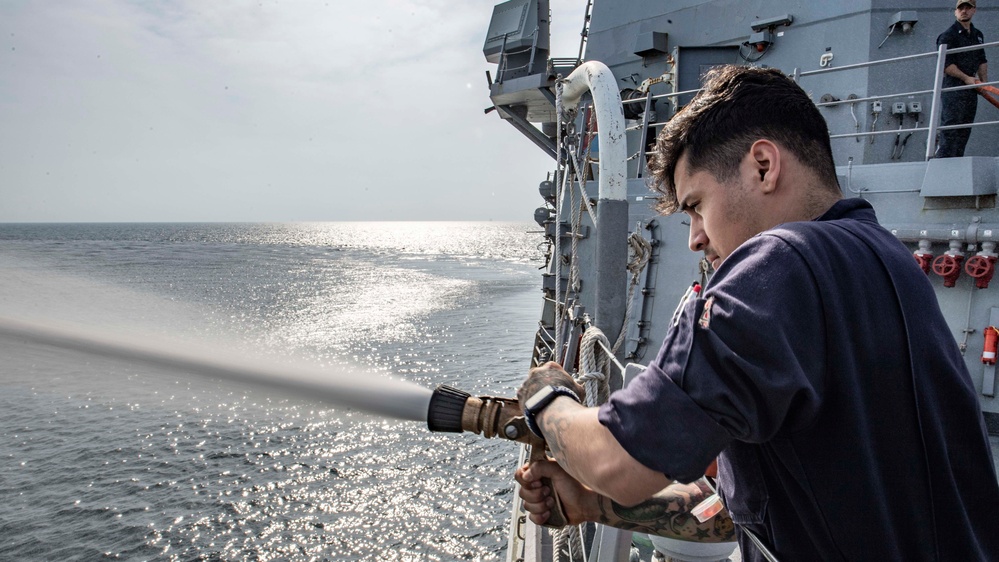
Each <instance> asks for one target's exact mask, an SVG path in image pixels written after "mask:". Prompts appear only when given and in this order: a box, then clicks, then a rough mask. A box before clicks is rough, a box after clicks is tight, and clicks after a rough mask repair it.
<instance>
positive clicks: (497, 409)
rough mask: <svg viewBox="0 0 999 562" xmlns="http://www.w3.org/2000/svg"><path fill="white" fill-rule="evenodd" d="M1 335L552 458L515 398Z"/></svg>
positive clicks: (201, 355)
mask: <svg viewBox="0 0 999 562" xmlns="http://www.w3.org/2000/svg"><path fill="white" fill-rule="evenodd" d="M0 336H4V337H9V338H14V339H20V340H26V341H29V342H33V343H36V344H42V345H48V346H54V347H58V348H62V349H70V350H75V351H81V352H84V353H88V354H92V355H98V356H102V357H108V358H112V359H122V360H126V361H135V362H140V363H144V364H147V365H153V366H156V367H167V368H170V369H173V370H179V371H183V372H187V373H192V374H197V375H202V376H206V377H212V378H218V379H224V380H229V381H234V382H238V383H249V384H253V385H257V386H266V387H269V388H275V389H279V390H281V391H285V392H291V393H293V394H297V395H299V396H302V397H304V398H307V399H310V400H319V401H322V402H327V403H331V404H336V405H340V406H346V407H351V408H356V409H358V410H362V411H364V412H367V413H370V414H375V415H379V416H384V417H391V418H396V419H402V420H409V421H426V422H427V427H428V428H429V429H430V431H434V432H445V433H461V432H464V431H468V432H471V433H475V434H478V435H481V436H483V437H487V438H493V437H499V438H502V439H508V440H510V441H517V442H519V443H523V444H526V445H529V446H530V447H531V456H530V460H531V461H532V462H533V461H538V460H544V459H546V458H547V454H546V453H545V448H546V444H545V442H544V440H542V439H541V438H539V437H537V436H536V435H534V433H532V432H531V431H530V430H529V429H528V428H527V421H526V420H525V419H524V415H523V411H522V410H521V407H520V403H519V402H518V401H517V400H515V399H510V398H498V397H494V396H479V397H475V396H472V395H470V394H469V393H467V392H464V391H461V390H458V389H456V388H452V387H450V386H447V385H441V386H439V387H437V389H436V390H434V391H432V392H431V391H430V390H427V389H426V388H423V387H421V386H419V385H416V384H413V383H411V382H408V381H400V380H392V379H388V378H386V377H380V376H375V375H372V376H366V377H358V376H350V377H348V376H345V375H344V374H342V373H333V372H330V371H329V370H328V369H322V368H319V367H316V366H311V365H292V364H289V363H288V362H281V363H278V362H275V361H267V360H263V359H260V358H248V357H245V356H234V355H232V354H223V353H221V352H220V351H219V350H217V349H198V348H196V347H194V346H192V345H191V344H188V343H185V344H184V346H183V348H181V347H180V346H179V345H177V344H171V345H167V344H164V343H156V342H151V341H148V340H145V339H138V338H136V337H134V336H123V335H120V334H114V335H112V334H107V333H104V334H102V333H99V332H95V331H94V330H92V329H88V330H86V331H84V330H82V329H81V328H79V327H70V326H67V325H59V324H53V323H39V322H29V321H25V320H15V319H10V318H3V317H0ZM543 483H544V484H545V485H547V486H548V487H549V489H551V491H552V496H551V497H552V498H554V500H555V507H554V508H553V509H552V510H551V515H550V516H549V518H548V521H547V523H546V524H545V525H546V526H549V527H563V526H564V525H565V524H566V517H565V514H564V511H563V510H562V505H561V503H560V502H559V500H558V496H557V495H556V494H555V488H554V487H552V486H551V482H548V481H547V479H544V480H543Z"/></svg>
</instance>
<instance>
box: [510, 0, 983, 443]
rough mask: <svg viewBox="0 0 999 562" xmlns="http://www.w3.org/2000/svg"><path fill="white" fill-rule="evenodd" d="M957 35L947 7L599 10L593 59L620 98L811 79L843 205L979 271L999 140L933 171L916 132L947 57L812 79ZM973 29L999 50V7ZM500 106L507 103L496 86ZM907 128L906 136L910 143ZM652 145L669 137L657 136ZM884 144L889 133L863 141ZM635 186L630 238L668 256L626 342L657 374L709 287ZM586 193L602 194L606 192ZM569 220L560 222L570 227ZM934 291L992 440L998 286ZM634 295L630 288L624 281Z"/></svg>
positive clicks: (968, 282) (643, 294) (606, 5)
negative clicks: (705, 81)
mask: <svg viewBox="0 0 999 562" xmlns="http://www.w3.org/2000/svg"><path fill="white" fill-rule="evenodd" d="M582 4H584V3H581V9H582ZM787 20H790V24H788V25H783V24H781V25H776V26H770V27H763V28H759V29H757V28H756V27H758V25H757V24H759V23H760V22H763V23H764V24H765V23H766V22H769V21H777V22H786V21H787ZM953 22H954V15H953V3H952V2H940V1H935V2H929V1H923V2H899V1H889V0H882V1H868V2H862V1H841V2H805V1H797V2H787V1H776V0H758V1H734V0H714V1H693V0H686V1H673V2H663V1H630V2H609V1H600V0H596V1H595V2H594V5H593V7H592V17H591V21H590V24H589V31H588V37H587V46H586V52H585V56H584V59H585V60H598V61H601V62H603V63H604V64H606V65H608V66H609V67H610V69H611V70H612V71H613V73H614V75H615V77H616V78H617V79H618V80H619V86H620V87H621V89H622V90H637V89H638V88H639V86H640V84H641V83H642V82H643V81H644V80H646V79H648V78H655V77H659V76H662V75H664V74H669V73H670V72H672V75H671V76H670V79H669V80H666V81H663V82H661V83H658V84H654V85H652V86H651V92H652V94H653V95H659V94H668V93H675V92H679V91H687V90H689V89H694V88H696V87H697V84H696V80H697V76H699V75H700V74H702V73H703V71H704V70H706V69H707V68H709V67H710V66H711V65H714V64H719V63H726V62H727V63H734V64H755V65H763V66H769V67H774V68H778V69H780V70H782V71H784V72H786V73H788V74H792V73H798V74H803V75H801V76H800V78H799V84H801V86H802V87H803V88H804V89H805V90H806V91H807V92H809V94H810V95H811V96H812V99H813V100H815V101H816V103H818V104H820V110H821V112H822V113H823V115H824V116H825V117H826V120H827V122H828V123H829V128H830V132H831V134H832V135H833V136H834V138H833V140H832V146H833V152H834V158H835V162H836V165H837V171H838V173H839V175H840V180H841V187H842V188H843V190H844V193H845V195H846V196H850V197H864V198H865V199H868V200H870V201H871V202H872V204H873V205H874V206H875V209H876V210H877V213H878V216H879V219H880V221H881V223H882V224H884V225H885V226H886V227H888V228H889V229H892V230H893V231H897V233H898V234H897V235H898V236H899V238H900V239H901V240H903V242H905V243H906V244H907V245H908V246H909V247H910V249H911V250H913V251H915V250H916V249H917V247H918V241H919V240H921V239H926V240H929V242H930V249H931V251H932V252H933V254H934V256H940V255H941V254H943V253H944V252H946V251H948V250H949V249H950V247H951V241H952V240H956V241H959V242H960V243H959V244H957V246H958V247H959V249H960V251H961V252H963V253H964V254H965V258H964V259H965V260H967V259H969V258H971V257H972V256H974V255H975V254H976V253H977V252H979V251H982V249H983V246H982V243H983V242H989V241H992V238H991V237H992V236H995V237H996V241H999V210H997V209H996V206H995V204H996V196H995V195H996V191H997V182H999V159H997V158H996V156H997V152H999V127H995V126H991V127H976V128H974V129H973V133H972V135H971V139H970V141H969V143H968V148H967V152H966V154H967V156H966V157H965V158H961V159H948V160H930V161H929V162H927V160H926V152H927V146H926V145H927V138H928V132H927V131H912V132H906V131H904V130H905V129H913V128H919V127H926V126H927V125H928V121H929V116H930V108H931V105H932V94H931V93H929V92H923V93H918V92H920V91H928V90H932V89H933V86H934V75H935V67H936V58H935V56H929V57H922V58H916V59H912V60H906V61H901V62H898V63H894V64H890V65H889V64H885V65H877V66H868V67H865V68H858V69H853V70H844V71H840V72H832V73H826V74H814V75H813V74H810V71H815V70H818V69H820V68H837V67H843V66H848V65H853V64H858V63H865V62H868V61H874V60H882V59H889V58H895V57H906V56H910V55H916V54H920V53H928V52H931V51H936V45H935V40H936V37H937V35H938V34H939V33H941V32H942V31H944V30H945V29H946V28H947V27H948V26H950V25H951V24H952V23H953ZM893 24H894V28H892V26H893ZM906 24H907V25H906ZM974 24H975V26H976V27H978V28H979V29H982V30H983V31H984V33H985V39H986V41H987V42H988V41H996V40H999V32H996V31H993V30H997V29H999V7H990V6H987V5H984V4H983V5H982V6H981V7H979V9H978V13H977V14H976V16H975V19H974ZM754 26H756V27H754ZM889 32H891V33H890V34H889ZM751 39H764V40H766V41H769V42H770V44H769V46H768V47H766V48H764V49H763V50H757V49H756V48H755V46H754V45H745V44H744V43H746V42H748V41H750V40H751ZM545 46H546V48H547V43H546V44H545ZM986 53H987V54H988V55H989V56H990V58H991V59H993V60H994V61H999V48H995V47H990V48H988V49H987V50H986ZM552 55H553V56H555V57H559V56H574V55H575V53H552ZM672 61H675V66H673V65H671V62H672ZM997 67H999V63H993V69H994V70H993V72H992V75H993V76H992V77H991V78H992V79H995V77H996V76H999V70H997V69H996V68H997ZM551 68H553V66H552V65H549V69H551ZM554 68H556V69H557V65H555V66H554ZM692 77H693V78H692ZM545 78H546V77H542V79H541V80H540V82H541V83H543V82H544V79H545ZM533 80H534V81H535V82H538V81H539V79H537V78H534V79H533ZM549 83H550V82H549ZM499 88H500V90H502V88H503V86H502V85H500V86H499ZM509 90H511V91H512V90H515V88H510V89H509ZM914 92H915V93H914ZM492 93H493V94H494V96H493V99H494V101H496V100H497V99H498V96H496V94H497V86H496V85H495V84H494V86H493V92H492ZM501 93H504V94H508V93H509V92H501ZM534 95H535V96H536V94H534ZM627 95H628V92H627V91H626V92H625V96H627ZM851 96H853V97H855V98H857V99H860V100H861V101H858V102H855V103H852V104H850V103H846V104H839V105H824V103H823V102H828V101H835V100H847V101H848V100H850V99H851ZM540 97H541V98H544V97H545V96H544V94H542V96H540ZM867 98H877V99H867ZM511 99H512V100H513V101H512V102H510V100H511ZM685 99H689V97H681V98H680V100H681V103H682V101H684V100H685ZM506 101H507V103H512V105H511V107H512V106H516V105H517V102H516V95H514V96H513V97H512V98H508V99H507V100H506ZM875 102H880V107H881V111H880V112H879V113H875V112H874V111H873V110H874V109H876V105H877V104H876V103H875ZM531 103H534V104H536V103H537V99H533V98H532V101H531ZM897 104H902V106H904V110H902V111H901V112H898V113H896V112H894V111H896V107H897ZM634 107H636V108H637V107H640V106H638V105H636V106H634ZM675 109H676V107H675V104H674V103H673V102H671V101H670V100H668V99H659V100H656V104H655V118H654V119H651V120H650V121H653V122H655V121H665V120H666V119H668V118H669V116H670V115H672V113H673V112H674V111H675ZM525 114H526V111H525ZM643 118H644V115H638V116H635V118H634V119H630V120H629V121H628V125H630V126H637V125H639V124H641V123H642V119H643ZM997 119H999V109H997V108H994V107H992V106H991V105H989V104H988V103H987V102H986V101H985V100H981V99H980V101H979V107H978V117H977V121H987V120H988V121H992V120H997ZM535 123H537V121H535ZM900 126H901V128H902V129H903V132H901V133H898V132H897V131H898V129H899V128H900ZM637 129H639V130H635V131H632V132H629V134H628V154H637V153H638V152H640V150H641V147H640V144H641V130H640V129H641V127H637ZM541 130H547V131H551V130H552V129H551V125H550V124H549V125H543V126H542V128H541ZM654 131H658V129H654V130H653V133H652V134H654ZM876 131H884V133H883V134H879V135H865V134H867V133H871V132H876ZM837 135H845V136H843V137H838V136H837ZM896 139H897V140H896ZM903 141H905V144H904V148H901V145H902V142H903ZM536 142H537V141H536ZM628 175H629V178H630V179H629V184H628V202H629V220H630V223H631V228H632V230H633V231H634V230H639V231H641V232H643V234H644V236H645V237H646V238H654V239H655V240H656V241H657V242H658V243H657V245H656V246H655V247H654V256H655V257H654V259H653V261H652V262H651V263H650V264H649V266H648V269H647V271H646V272H643V274H642V276H641V280H640V287H639V290H638V291H636V297H635V304H634V306H633V308H632V321H631V322H630V325H629V326H628V328H627V329H628V341H627V342H626V344H625V348H624V350H623V351H622V352H621V353H620V358H621V359H622V361H624V362H627V361H635V362H641V363H647V362H649V361H651V360H652V359H654V357H655V354H656V352H657V350H658V348H659V343H660V342H662V340H663V338H664V336H665V333H666V330H667V325H666V324H667V322H668V319H669V318H670V316H671V314H672V312H673V309H674V307H675V306H676V303H677V302H678V300H679V299H680V297H681V295H682V294H683V292H684V291H685V290H686V289H687V287H689V286H690V283H691V282H692V281H694V280H696V279H699V278H700V271H699V265H698V261H699V258H700V256H699V255H695V254H694V253H692V252H690V251H689V250H688V248H687V226H686V224H685V222H686V221H685V217H684V216H683V215H674V216H669V217H657V216H656V215H655V213H654V212H653V211H652V210H651V203H652V200H651V199H650V195H651V194H650V192H649V190H648V188H647V187H646V179H645V178H644V177H642V176H643V175H644V174H643V173H642V171H641V159H640V158H635V159H633V160H632V161H630V162H629V173H628ZM588 185H592V186H593V187H592V188H591V189H593V190H594V191H595V189H596V187H595V186H596V182H595V181H593V183H592V184H588ZM592 196H593V194H591V197H592ZM569 219H570V217H568V216H566V215H563V217H561V220H562V221H564V222H568V221H569ZM582 223H583V225H584V226H585V227H586V228H587V229H589V230H588V232H589V233H590V234H592V232H593V230H592V229H593V225H592V223H591V222H590V221H589V217H588V216H587V215H586V213H583V218H582ZM992 226H994V227H995V229H994V234H993V229H992V228H990V227H992ZM924 231H925V233H924ZM591 240H592V236H588V237H587V238H586V239H584V240H582V241H580V244H579V248H578V254H579V256H580V258H581V259H582V261H583V263H593V260H594V257H593V252H594V249H593V247H592V246H594V244H592V243H591ZM568 244H569V242H568V240H566V241H564V242H563V250H565V249H567V248H568ZM563 253H564V252H563ZM580 273H581V275H582V283H581V287H580V297H581V301H582V302H592V301H591V299H592V298H593V290H594V289H593V276H594V275H595V272H593V271H586V269H585V268H584V269H583V270H582V271H581V272H580ZM929 277H930V281H931V283H932V284H933V285H934V288H935V289H936V292H937V295H938V299H939V302H940V304H941V307H942V308H943V311H944V315H945V317H946V318H947V321H948V323H949V325H950V326H951V329H952V330H953V333H954V337H955V340H956V341H957V342H958V344H959V345H961V346H962V349H964V354H965V358H966V363H967V365H968V368H969V370H970V372H971V374H972V378H973V380H974V383H975V386H976V388H977V389H978V390H979V398H980V401H981V404H982V406H983V409H984V410H985V411H986V412H988V413H989V416H988V417H989V418H990V420H989V421H990V426H991V427H990V429H991V430H992V431H993V432H996V431H999V400H997V399H996V398H995V397H994V396H988V395H987V394H989V389H990V388H991V387H993V386H999V381H996V379H995V370H994V368H992V367H990V366H988V365H983V363H982V361H981V356H982V350H983V341H984V338H983V333H984V331H985V329H986V328H987V327H988V326H991V325H996V324H999V279H997V280H996V281H995V282H994V283H993V284H992V285H990V286H989V287H988V288H977V287H976V286H975V279H973V278H971V277H970V276H969V275H967V274H964V272H963V271H962V275H961V276H960V277H959V278H958V279H957V280H956V282H955V284H954V286H953V287H945V286H944V281H943V278H942V277H941V276H939V275H937V274H935V273H933V272H932V271H931V272H930V273H929ZM622 282H623V283H624V282H626V280H625V276H622ZM639 321H640V322H641V323H639ZM983 391H984V392H985V394H982V392H983ZM994 393H995V391H994V390H993V391H992V394H993V395H994Z"/></svg>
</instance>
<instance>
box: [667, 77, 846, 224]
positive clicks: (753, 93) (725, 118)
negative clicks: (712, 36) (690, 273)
mask: <svg viewBox="0 0 999 562" xmlns="http://www.w3.org/2000/svg"><path fill="white" fill-rule="evenodd" d="M759 139H767V140H770V141H773V142H776V143H778V144H780V146H781V147H782V148H783V149H784V150H787V151H790V152H791V153H793V154H794V155H795V156H796V157H797V158H798V160H800V161H801V162H802V163H803V164H804V165H805V166H807V167H809V168H811V170H812V171H813V172H814V173H815V174H816V176H817V177H818V179H819V180H820V182H821V183H822V184H823V185H824V186H828V187H829V188H830V189H832V188H835V189H836V190H837V191H836V192H837V193H839V182H838V180H837V179H836V166H835V164H833V159H832V147H831V146H830V145H829V129H828V127H827V126H826V122H825V119H823V118H822V114H820V113H819V110H818V108H817V107H815V104H814V103H812V100H811V99H810V98H809V97H808V94H806V93H805V91H804V90H802V89H801V87H800V86H798V84H796V83H795V82H794V81H793V80H791V79H790V78H788V77H787V76H785V75H784V74H783V73H781V72H780V71H779V70H776V69H772V68H752V67H746V66H734V65H730V66H721V67H717V68H714V69H712V70H711V71H709V72H708V73H707V75H706V76H705V83H704V89H703V90H701V92H700V93H698V94H697V96H695V97H694V99H693V100H692V101H691V102H690V103H689V104H687V106H686V107H684V108H683V109H682V110H681V111H680V112H679V113H677V114H676V115H675V116H673V118H672V119H670V121H669V122H668V123H666V125H665V127H664V128H663V130H662V132H660V133H659V137H658V138H657V139H656V145H655V149H654V151H653V155H652V156H651V157H650V159H649V172H650V187H651V188H652V189H653V190H655V191H658V192H659V193H660V197H659V202H658V203H657V204H656V210H657V211H659V212H660V213H662V214H670V213H674V212H676V211H677V210H678V205H679V203H678V201H677V198H676V183H675V181H674V174H675V173H676V165H677V162H678V161H679V160H680V157H681V156H683V155H684V154H686V155H687V162H688V168H689V170H690V171H691V172H693V171H700V170H706V171H708V172H710V173H711V174H712V175H713V176H714V177H715V179H717V180H718V181H719V182H721V183H725V182H726V181H729V180H731V179H732V178H733V177H735V175H736V173H737V171H738V167H739V163H740V161H741V160H742V158H743V157H744V156H745V155H746V153H747V152H749V148H750V147H751V146H752V145H753V143H754V142H756V141H757V140H759Z"/></svg>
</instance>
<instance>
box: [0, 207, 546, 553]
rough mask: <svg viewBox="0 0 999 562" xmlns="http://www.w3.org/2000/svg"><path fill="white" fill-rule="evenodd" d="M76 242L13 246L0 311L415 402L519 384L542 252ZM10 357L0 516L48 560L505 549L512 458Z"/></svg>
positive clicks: (477, 233) (388, 232)
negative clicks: (9, 308) (191, 347)
mask: <svg viewBox="0 0 999 562" xmlns="http://www.w3.org/2000/svg"><path fill="white" fill-rule="evenodd" d="M102 228H104V230H101V229H102ZM92 230H93V232H95V233H96V234H95V235H94V238H93V239H91V238H87V239H82V240H79V241H76V240H69V241H60V243H59V245H46V244H38V243H31V244H26V246H25V249H24V251H23V254H21V255H19V256H17V260H15V261H17V263H23V262H24V260H33V261H30V264H31V267H29V268H28V269H27V270H14V269H7V270H6V271H3V270H0V281H2V280H3V279H2V277H3V276H4V275H7V276H8V277H9V278H10V281H11V283H9V284H3V283H0V285H3V287H4V289H5V290H6V291H7V292H6V295H7V298H9V299H12V300H13V299H23V300H19V302H20V303H21V304H22V305H23V306H24V307H26V308H28V307H33V309H34V310H44V311H49V310H51V311H56V312H60V313H63V314H66V315H67V317H69V318H71V319H73V320H81V321H98V322H103V323H113V324H116V325H118V326H122V327H133V328H136V329H140V330H147V329H150V330H151V331H152V332H154V333H167V332H173V333H172V334H171V335H174V336H184V337H193V338H196V339H198V340H208V341H214V340H213V338H215V337H216V336H220V337H237V338H239V339H242V340H245V342H247V343H248V344H249V345H250V347H251V348H254V350H255V351H258V352H261V353H268V354H279V355H280V354H287V355H293V356H296V357H301V358H305V359H308V360H312V361H317V362H321V363H323V364H326V365H329V366H331V368H332V367H335V366H336V365H338V364H341V363H342V362H344V361H350V362H353V363H356V364H357V365H358V366H360V367H363V368H364V369H368V370H370V371H372V372H377V373H383V374H384V373H388V374H392V375H395V376H398V377H404V378H407V379H409V380H411V381H415V382H417V383H419V384H421V385H423V386H425V387H428V388H432V387H433V386H434V385H436V384H439V383H448V384H455V385H457V386H459V387H462V388H464V389H465V390H468V391H470V392H473V393H480V394H497V393H499V394H503V393H509V392H512V389H513V388H515V387H516V386H515V385H516V381H517V380H519V378H520V377H522V375H523V373H524V372H526V368H527V364H528V362H529V355H530V343H531V335H532V333H533V328H534V325H535V318H536V310H537V308H538V307H539V306H540V296H539V295H537V293H536V285H537V278H536V276H535V275H536V268H537V261H536V257H537V255H536V254H537V252H536V243H537V242H536V239H537V237H536V236H534V235H531V234H528V233H527V229H526V228H525V226H524V225H509V224H500V223H496V224H493V223H490V224H483V223H314V224H276V225H233V226H229V225H190V226H185V225H179V226H178V225H158V226H157V225H150V226H142V225H138V226H123V227H118V226H113V225H112V226H108V227H100V226H94V227H92ZM88 236H89V234H88ZM137 238H141V240H138V241H137ZM532 260H534V261H532ZM53 271H56V272H58V274H59V275H66V276H79V279H75V278H70V277H57V276H53ZM81 279H82V281H81ZM511 280H513V282H511ZM520 286H524V287H529V289H528V290H529V291H530V292H529V294H530V297H529V301H528V302H529V303H531V304H533V305H534V308H530V307H527V308H525V307H524V305H523V303H522V302H521V300H520V299H522V298H524V297H521V295H522V294H525V293H524V290H525V289H521V288H518V287H520ZM67 296H68V297H70V299H69V300H67ZM31 299H34V300H31ZM508 299H513V300H508ZM137 311H140V313H138V314H137ZM517 326H523V328H517ZM16 351H17V354H13V353H11V354H10V355H8V356H6V359H7V363H6V367H7V369H8V370H9V372H10V373H11V374H12V376H14V377H15V378H17V377H20V378H17V380H7V381H5V383H6V384H8V385H13V386H5V388H4V391H5V392H4V394H3V395H2V396H0V401H2V405H3V408H2V410H3V416H4V418H3V419H4V426H3V427H0V437H3V439H0V453H3V458H7V459H8V460H9V461H10V462H9V463H8V466H9V467H10V469H9V470H8V471H7V472H5V473H4V475H3V476H4V477H5V478H6V481H7V482H8V483H9V484H10V485H11V486H12V487H16V488H17V489H18V490H19V491H20V492H21V493H23V494H26V495H24V496H16V497H15V498H13V500H12V501H10V502H8V504H7V505H6V506H3V507H0V515H2V514H3V513H4V511H3V510H4V509H7V510H15V511H12V512H16V513H17V514H18V517H23V516H24V515H25V514H31V513H35V512H37V514H38V515H37V519H38V520H40V521H44V522H45V523H44V526H43V527H42V528H41V529H36V530H33V531H32V532H25V533H23V534H19V535H18V540H23V541H32V540H37V541H38V544H42V545H45V546H43V547H42V548H47V549H49V550H47V551H46V552H50V553H51V556H50V558H52V559H59V558H66V557H72V556H87V555H90V556H91V557H101V556H108V557H121V558H135V559H167V560H190V559H223V560H241V559H254V560H312V559H316V560H322V559H328V560H371V559H379V560H402V561H408V560H413V561H416V560H459V559H464V560H477V559H485V560H489V559H496V558H498V557H499V556H500V554H501V553H502V551H503V549H504V548H505V527H506V523H507V514H508V510H509V498H510V495H511V493H512V485H513V484H512V479H511V473H512V470H513V464H514V463H515V462H516V456H517V452H516V447H515V446H513V445H512V444H510V443H505V442H496V441H487V440H483V439H481V438H479V437H477V436H471V435H454V434H431V433H429V432H427V431H426V428H425V426H423V425H421V424H419V423H413V422H397V421H392V420H384V419H376V418H372V417H369V416H364V415H360V414H358V413H356V412H353V411H349V410H343V409H336V408H328V407H324V406H322V405H317V404H315V403H307V402H302V401H298V400H290V399H285V398H281V397H275V396H272V395H270V394H269V393H267V392H261V391H257V390H252V389H232V388H230V387H227V386H225V385H222V384H220V383H217V382H213V381H199V380H191V379H188V378H179V377H178V375H177V374H176V373H168V372H167V373H164V372H157V371H156V370H150V369H145V368H140V367H136V366H131V365H122V364H115V363H113V362H106V361H97V360H91V359H89V358H84V357H81V356H77V355H73V356H66V355H60V354H58V353H51V352H49V351H48V350H44V349H41V348H37V347H31V346H29V347H25V346H20V347H17V348H16ZM39 381H41V382H39ZM53 390H55V391H53ZM39 411H44V412H47V413H48V414H47V418H46V419H45V420H44V421H39V419H38V416H37V412H39ZM67 467H71V469H70V470H67ZM67 474H71V476H72V477H67ZM67 534H69V535H71V536H73V537H80V538H77V539H74V540H73V541H70V542H67V540H66V538H65V537H66V536H67ZM86 537H94V538H92V539H87V538H86ZM26 544H30V542H26ZM35 548H38V547H35Z"/></svg>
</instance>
